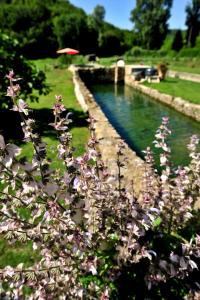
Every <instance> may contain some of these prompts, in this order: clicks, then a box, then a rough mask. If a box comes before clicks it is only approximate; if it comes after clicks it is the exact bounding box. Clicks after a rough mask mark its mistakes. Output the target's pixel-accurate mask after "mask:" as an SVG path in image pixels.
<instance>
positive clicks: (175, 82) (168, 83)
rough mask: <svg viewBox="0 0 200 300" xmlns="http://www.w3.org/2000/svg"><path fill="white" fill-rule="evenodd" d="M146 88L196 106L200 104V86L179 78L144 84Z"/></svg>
mask: <svg viewBox="0 0 200 300" xmlns="http://www.w3.org/2000/svg"><path fill="white" fill-rule="evenodd" d="M143 84H144V85H145V86H148V87H151V88H153V89H156V90H158V91H159V92H161V93H165V94H168V95H171V96H174V97H181V98H183V99H184V100H188V101H190V102H192V103H195V104H200V84H199V83H197V82H192V81H188V80H181V79H178V78H169V77H168V78H166V79H165V80H164V81H161V82H160V83H148V82H144V83H143Z"/></svg>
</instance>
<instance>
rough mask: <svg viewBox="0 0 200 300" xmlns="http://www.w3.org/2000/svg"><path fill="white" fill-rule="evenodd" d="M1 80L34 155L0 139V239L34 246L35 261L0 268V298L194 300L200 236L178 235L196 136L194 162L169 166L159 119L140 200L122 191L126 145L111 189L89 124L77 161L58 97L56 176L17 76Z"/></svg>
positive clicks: (194, 175) (199, 164) (193, 174)
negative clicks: (156, 152) (27, 157)
mask: <svg viewBox="0 0 200 300" xmlns="http://www.w3.org/2000/svg"><path fill="white" fill-rule="evenodd" d="M7 78H8V79H9V80H10V86H9V87H8V91H7V95H8V96H9V97H11V99H12V101H13V110H15V111H18V112H19V114H20V115H21V118H22V123H21V125H22V129H23V132H24V140H25V141H27V142H31V143H32V145H33V148H34V155H33V159H32V161H31V162H25V161H24V160H23V161H22V160H20V159H19V158H18V155H19V154H20V151H21V149H20V148H19V147H17V146H16V145H14V144H6V143H5V141H4V138H3V136H0V178H1V189H0V198H1V204H0V221H1V223H0V232H1V235H2V236H4V238H6V239H7V240H8V241H9V242H10V243H11V244H14V243H16V242H17V241H20V242H21V243H25V244H26V243H27V242H28V241H30V242H31V243H32V248H33V251H37V252H38V260H37V261H36V262H35V263H34V264H33V265H32V266H31V267H26V266H24V265H23V262H22V263H20V264H19V265H18V266H16V267H12V266H6V267H5V268H4V269H1V270H0V277H1V281H2V285H1V287H0V294H1V298H3V299H26V298H27V299H101V300H105V299H112V298H113V299H130V297H132V298H131V299H146V298H148V299H161V298H162V299H163V297H165V298H167V296H166V295H167V294H168V295H169V297H171V298H169V299H180V297H183V296H185V295H188V299H199V298H198V297H199V293H198V291H199V287H200V282H199V278H200V276H199V277H198V275H199V274H198V272H199V271H198V266H199V258H200V236H199V235H193V236H191V239H190V238H189V239H186V237H185V236H184V231H183V229H184V228H185V226H186V225H187V222H188V220H189V219H190V220H191V219H192V217H193V215H192V213H193V205H194V203H195V202H196V200H197V199H198V197H199V187H200V184H199V171H200V157H199V156H200V154H199V153H198V152H197V145H198V138H197V137H196V136H193V137H192V138H191V143H190V145H189V146H188V149H189V151H190V157H191V163H190V165H189V166H188V167H179V168H177V169H176V170H175V169H173V167H172V166H171V164H170V148H169V147H168V145H167V143H166V138H167V136H168V135H169V134H170V131H169V129H168V119H167V118H163V120H162V124H161V126H160V127H159V129H158V130H157V132H156V140H155V146H156V147H158V148H160V149H161V154H160V165H161V173H160V174H158V173H157V171H156V170H155V168H154V161H153V156H152V152H151V150H150V148H147V150H146V151H145V157H146V165H147V168H146V173H145V174H144V189H143V192H142V195H141V197H140V201H138V200H137V199H136V198H135V197H134V195H133V194H131V193H130V192H128V191H127V190H126V189H124V188H122V185H121V181H122V180H123V178H122V177H121V175H120V168H122V167H123V144H120V145H119V149H118V152H117V154H118V159H117V162H116V163H117V165H118V168H119V178H118V184H115V185H114V186H113V185H112V180H110V176H109V173H108V171H107V169H106V167H105V166H104V163H103V162H102V160H101V156H100V154H99V153H98V150H97V149H98V141H97V140H96V138H95V131H94V123H95V121H94V120H93V119H92V118H90V125H89V126H90V130H91V138H90V140H89V142H88V146H87V150H86V152H85V154H84V155H82V156H81V157H77V158H75V157H74V156H73V149H72V148H71V146H70V142H71V138H72V137H71V134H70V133H69V131H68V125H69V123H70V122H71V120H70V115H69V114H66V110H65V107H64V106H63V104H62V97H61V96H56V102H55V105H54V107H53V114H54V122H53V123H52V124H50V125H51V126H53V127H54V129H55V130H56V132H57V136H58V146H57V149H58V159H59V160H61V161H62V162H63V165H64V171H63V169H62V170H53V169H52V168H51V162H50V161H49V160H48V157H47V154H46V145H45V143H44V142H42V140H41V139H40V137H39V136H38V134H37V133H36V132H35V129H34V125H35V121H34V120H33V119H32V118H31V117H30V115H31V112H30V110H29V107H28V105H27V104H26V103H25V102H24V101H23V100H22V99H18V97H19V86H18V85H17V84H16V81H17V79H16V78H15V76H14V73H13V72H12V71H11V72H10V73H9V74H8V75H7ZM159 297H160V298H159ZM178 297H179V298H178ZM191 297H193V298H191ZM195 297H196V298H195Z"/></svg>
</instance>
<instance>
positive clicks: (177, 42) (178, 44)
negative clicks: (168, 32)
mask: <svg viewBox="0 0 200 300" xmlns="http://www.w3.org/2000/svg"><path fill="white" fill-rule="evenodd" d="M182 47H183V37H182V33H181V30H177V31H176V33H175V36H174V39H173V42H172V50H175V51H179V50H181V48H182Z"/></svg>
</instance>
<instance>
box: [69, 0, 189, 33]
mask: <svg viewBox="0 0 200 300" xmlns="http://www.w3.org/2000/svg"><path fill="white" fill-rule="evenodd" d="M70 2H71V3H72V4H74V5H75V6H78V7H81V8H83V9H84V11H85V12H86V13H87V14H91V13H92V11H93V9H94V7H95V6H96V5H102V6H104V8H105V10H106V15H105V20H106V21H107V22H109V23H112V24H113V25H115V26H117V27H120V28H125V29H132V28H133V23H131V22H130V21H129V18H130V11H131V10H132V9H133V8H134V6H135V2H136V1H135V0H70ZM173 2H174V3H173V7H172V10H171V18H170V20H169V27H170V28H178V29H184V28H185V6H186V4H187V3H190V2H191V0H173Z"/></svg>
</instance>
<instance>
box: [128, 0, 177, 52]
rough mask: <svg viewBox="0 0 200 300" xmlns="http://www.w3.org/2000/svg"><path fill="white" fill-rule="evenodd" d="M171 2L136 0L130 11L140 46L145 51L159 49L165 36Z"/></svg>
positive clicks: (164, 0)
mask: <svg viewBox="0 0 200 300" xmlns="http://www.w3.org/2000/svg"><path fill="white" fill-rule="evenodd" d="M172 2H173V0H136V7H135V8H134V9H133V10H132V11H131V21H132V22H133V23H134V26H135V31H136V33H137V35H138V39H139V42H140V45H141V46H142V47H144V48H146V49H159V48H160V47H161V45H162V43H163V41H164V39H165V37H166V35H167V31H168V24H167V21H168V19H169V18H170V10H171V7H172Z"/></svg>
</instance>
